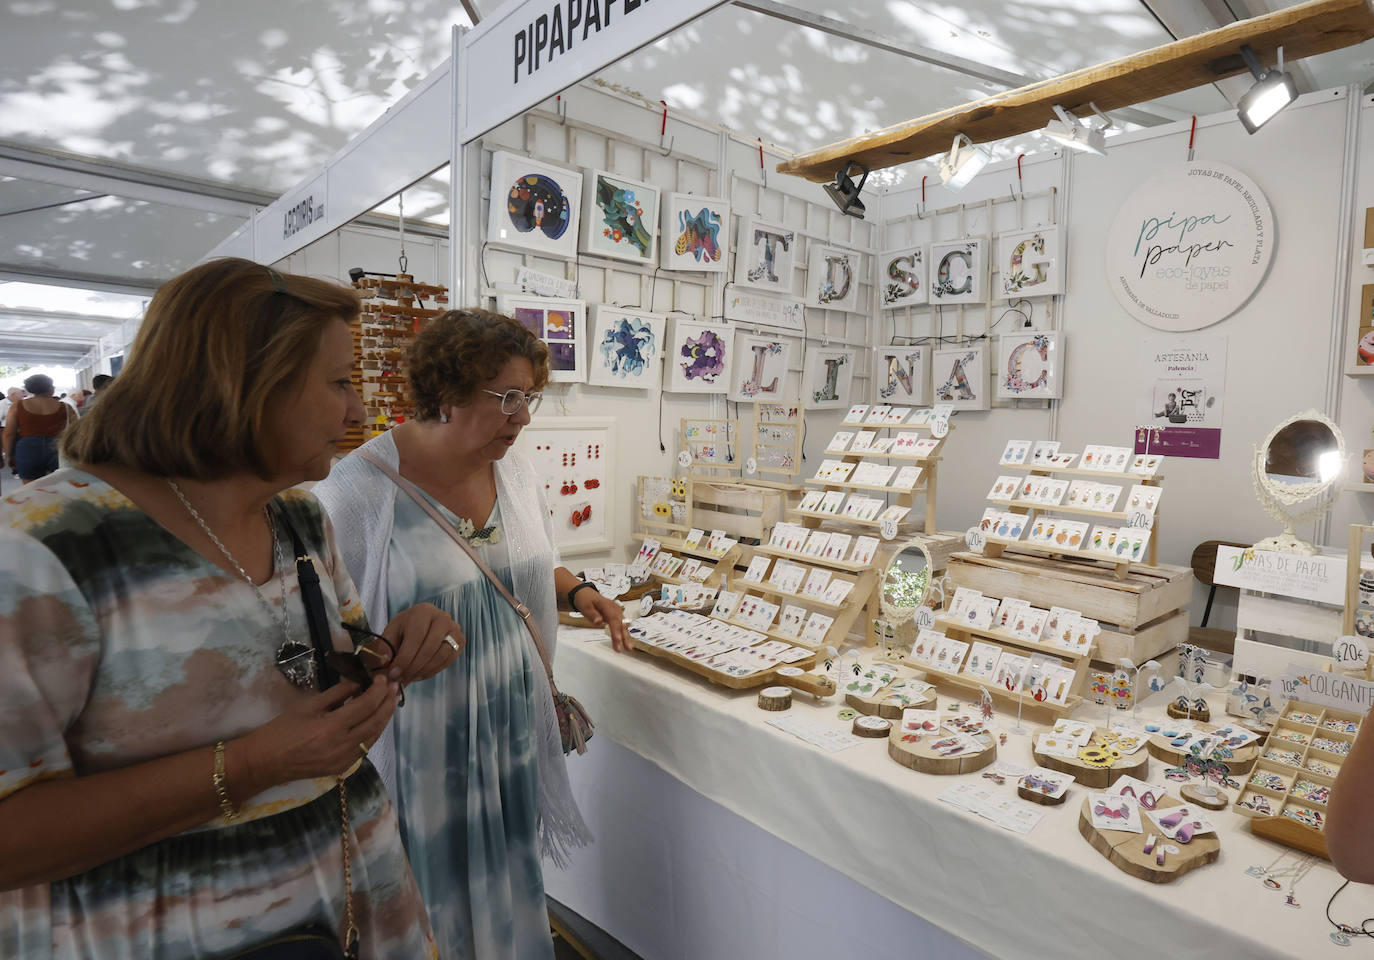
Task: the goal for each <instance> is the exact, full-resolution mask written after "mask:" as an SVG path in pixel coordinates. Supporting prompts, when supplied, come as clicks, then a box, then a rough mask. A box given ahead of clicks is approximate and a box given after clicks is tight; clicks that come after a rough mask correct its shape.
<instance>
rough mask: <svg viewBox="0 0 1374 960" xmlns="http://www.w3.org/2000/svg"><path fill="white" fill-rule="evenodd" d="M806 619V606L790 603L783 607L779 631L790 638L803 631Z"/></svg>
mask: <svg viewBox="0 0 1374 960" xmlns="http://www.w3.org/2000/svg"><path fill="white" fill-rule="evenodd" d="M805 619H806V608H805V607H799V606H797V605H796V604H788V605H787V606H785V607H783V608H782V618H781V619H780V620H779V621H778V633H780V634H782V635H783V636H784V637H787V638H789V639H791V638H793V637H796V636H797V635H798V634H800V633H801V628H802V622H803V621H805Z"/></svg>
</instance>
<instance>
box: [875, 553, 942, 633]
mask: <svg viewBox="0 0 1374 960" xmlns="http://www.w3.org/2000/svg"><path fill="white" fill-rule="evenodd" d="M930 575H931V569H930V554H929V553H928V552H927V551H926V545H925V542H924V541H921V540H909V541H907V542H906V543H905V544H904V545H903V546H902V548H901V549H900V550H898V551H897V552H896V553H895V554H893V556H892V562H891V563H889V564H888V565H887V571H886V572H885V573H884V574H883V583H882V591H883V596H882V599H883V604H884V606H885V607H891V608H894V609H896V610H902V611H911V612H913V613H914V612H915V610H916V609H917V608H918V607H920V606H923V605H924V604H925V602H926V591H927V589H928V588H929V586H930ZM907 615H908V616H910V615H911V613H908V614H907Z"/></svg>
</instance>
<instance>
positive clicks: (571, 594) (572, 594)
mask: <svg viewBox="0 0 1374 960" xmlns="http://www.w3.org/2000/svg"><path fill="white" fill-rule="evenodd" d="M583 587H592V589H596V588H595V586H593V584H592V582H591V581H590V580H583V581H582V582H581V583H579V584H578V585H577V586H575V587H573V588H572V589H571V590H569V591H568V606H570V607H572V606H573V597H575V596H577V591H579V590H581V589H582V588H583ZM574 609H576V608H575V607H574Z"/></svg>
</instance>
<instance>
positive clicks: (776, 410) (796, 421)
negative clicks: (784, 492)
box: [750, 403, 805, 489]
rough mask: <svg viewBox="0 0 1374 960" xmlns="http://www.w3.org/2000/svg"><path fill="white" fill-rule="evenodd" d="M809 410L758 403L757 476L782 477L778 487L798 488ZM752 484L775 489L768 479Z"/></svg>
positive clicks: (755, 451) (753, 480)
mask: <svg viewBox="0 0 1374 960" xmlns="http://www.w3.org/2000/svg"><path fill="white" fill-rule="evenodd" d="M803 437H805V411H803V410H802V408H801V407H789V406H783V405H782V404H776V403H756V404H754V437H753V450H752V453H751V456H752V457H753V461H754V466H755V474H759V475H767V476H770V477H780V478H782V479H781V481H780V482H778V484H777V485H779V486H783V487H786V488H788V489H797V484H796V479H797V478H798V477H800V476H801V471H802V466H801V463H802V439H803ZM750 480H751V482H753V483H758V484H767V485H769V486H773V485H774V484H773V483H769V481H767V480H757V479H754V478H753V477H751V478H750Z"/></svg>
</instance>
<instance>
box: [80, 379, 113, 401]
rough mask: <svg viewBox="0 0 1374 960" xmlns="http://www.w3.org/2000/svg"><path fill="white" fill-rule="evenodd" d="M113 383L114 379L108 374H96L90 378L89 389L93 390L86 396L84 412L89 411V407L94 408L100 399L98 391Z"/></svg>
mask: <svg viewBox="0 0 1374 960" xmlns="http://www.w3.org/2000/svg"><path fill="white" fill-rule="evenodd" d="M113 382H114V377H112V376H110V375H109V374H108V373H97V374H96V375H95V376H94V377H92V378H91V387H92V388H93V389H92V390H91V391H90V392H89V393H87V394H86V406H85V410H90V409H91V407H93V406H95V402H96V401H97V400H99V399H100V391H102V390H104V389H105V388H106V387H108V386H109V385H110V384H111V383H113Z"/></svg>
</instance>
